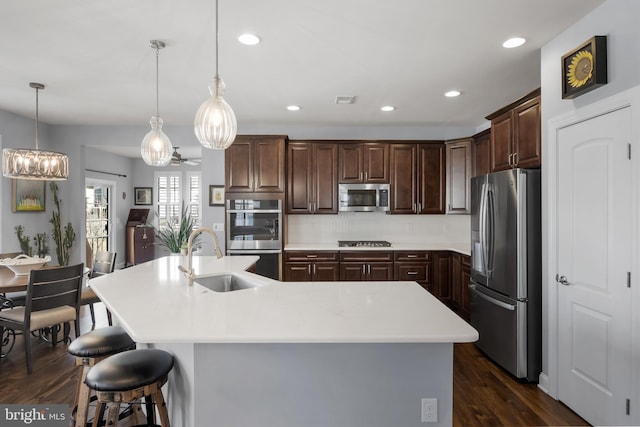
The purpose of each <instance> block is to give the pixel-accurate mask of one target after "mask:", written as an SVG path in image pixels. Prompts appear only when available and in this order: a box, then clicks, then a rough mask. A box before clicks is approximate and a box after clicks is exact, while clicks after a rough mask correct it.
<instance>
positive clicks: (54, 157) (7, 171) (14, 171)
mask: <svg viewBox="0 0 640 427" xmlns="http://www.w3.org/2000/svg"><path fill="white" fill-rule="evenodd" d="M2 175H3V176H5V177H7V178H18V179H38V180H46V181H61V180H65V179H67V177H68V176H69V157H68V156H67V155H66V154H63V153H58V152H55V151H44V150H30V149H22V148H5V149H3V150H2Z"/></svg>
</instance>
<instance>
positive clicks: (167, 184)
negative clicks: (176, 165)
mask: <svg viewBox="0 0 640 427" xmlns="http://www.w3.org/2000/svg"><path fill="white" fill-rule="evenodd" d="M155 181H156V184H155V191H154V194H155V197H156V203H155V204H156V224H157V226H158V227H162V226H165V225H167V224H174V225H175V224H179V223H180V220H181V219H182V218H181V217H182V211H183V207H184V209H186V211H187V212H188V213H189V214H190V215H191V218H193V219H194V221H195V223H196V225H197V226H200V220H201V205H200V199H201V197H200V189H201V185H200V181H201V179H200V173H199V172H184V173H183V172H156V173H155Z"/></svg>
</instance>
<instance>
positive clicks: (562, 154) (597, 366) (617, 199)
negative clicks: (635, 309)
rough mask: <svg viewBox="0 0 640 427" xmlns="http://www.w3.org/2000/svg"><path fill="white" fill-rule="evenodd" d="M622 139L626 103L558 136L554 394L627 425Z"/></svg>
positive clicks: (627, 239) (627, 170) (627, 197)
mask: <svg viewBox="0 0 640 427" xmlns="http://www.w3.org/2000/svg"><path fill="white" fill-rule="evenodd" d="M630 141H631V112H630V108H624V109H621V110H618V111H614V112H611V113H608V114H604V115H602V116H599V117H596V118H593V119H590V120H587V121H584V122H580V123H577V124H575V125H572V126H569V127H566V128H563V129H560V130H559V133H558V143H557V150H558V151H557V153H558V174H557V176H558V182H557V194H558V201H557V203H558V223H557V226H558V228H557V236H558V252H557V257H558V258H557V266H558V271H557V273H558V276H557V278H558V283H557V288H558V311H559V313H558V322H559V323H558V333H559V335H558V338H559V340H558V341H559V343H558V345H559V347H558V348H559V369H560V372H559V397H560V400H561V401H563V402H564V403H565V404H567V405H568V406H569V407H571V408H572V409H573V410H574V411H575V412H577V413H578V414H580V415H581V416H582V417H583V418H585V419H586V420H587V421H588V422H589V423H591V424H594V425H603V424H604V425H625V424H629V423H630V422H631V417H630V416H629V415H627V405H628V403H627V399H628V398H630V397H631V394H630V393H631V381H630V377H629V375H630V372H631V369H630V368H631V365H630V364H631V346H630V340H631V335H630V328H631V311H630V306H631V301H630V298H631V292H630V288H629V287H628V284H627V281H628V274H630V272H631V240H632V236H631V230H632V224H631V218H632V212H631V211H632V205H631V199H632V188H637V187H635V186H634V185H632V181H631V161H630V160H629V154H628V153H629V152H628V144H629V143H630ZM563 276H564V277H563Z"/></svg>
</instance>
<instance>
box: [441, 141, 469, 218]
mask: <svg viewBox="0 0 640 427" xmlns="http://www.w3.org/2000/svg"><path fill="white" fill-rule="evenodd" d="M471 142H472V139H471V138H465V139H457V140H452V141H447V143H446V147H447V152H446V159H447V186H446V188H447V210H446V213H447V214H468V213H471V208H470V201H471V195H470V190H471V186H470V182H471V181H470V180H471V148H472V147H471Z"/></svg>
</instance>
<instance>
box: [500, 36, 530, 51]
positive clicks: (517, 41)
mask: <svg viewBox="0 0 640 427" xmlns="http://www.w3.org/2000/svg"><path fill="white" fill-rule="evenodd" d="M524 42H526V40H525V39H523V38H522V37H513V38H510V39H509V40H507V41H506V42H504V43H502V47H506V48H507V49H511V48H514V47H518V46H522V45H523V44H524Z"/></svg>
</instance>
